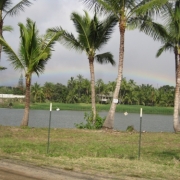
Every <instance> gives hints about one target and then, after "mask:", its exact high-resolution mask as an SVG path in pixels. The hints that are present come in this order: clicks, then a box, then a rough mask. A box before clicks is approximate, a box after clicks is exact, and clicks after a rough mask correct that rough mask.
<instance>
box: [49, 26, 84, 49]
mask: <svg viewBox="0 0 180 180" xmlns="http://www.w3.org/2000/svg"><path fill="white" fill-rule="evenodd" d="M48 32H49V33H59V34H60V35H59V38H58V41H59V42H61V43H62V44H63V45H65V46H66V47H67V48H69V49H75V50H77V51H80V52H82V51H83V50H84V48H83V47H82V46H81V43H80V42H79V41H78V40H77V39H76V38H75V37H74V35H73V34H72V33H68V32H67V31H65V30H63V29H62V27H55V28H49V29H48Z"/></svg>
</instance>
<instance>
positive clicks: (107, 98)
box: [97, 92, 113, 104]
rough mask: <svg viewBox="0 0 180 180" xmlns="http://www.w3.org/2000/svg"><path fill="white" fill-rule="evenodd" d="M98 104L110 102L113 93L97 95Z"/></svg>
mask: <svg viewBox="0 0 180 180" xmlns="http://www.w3.org/2000/svg"><path fill="white" fill-rule="evenodd" d="M97 97H98V101H99V103H102V104H107V103H110V102H111V101H112V98H113V93H112V92H109V93H108V94H97Z"/></svg>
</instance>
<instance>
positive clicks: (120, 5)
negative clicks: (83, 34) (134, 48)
mask: <svg viewBox="0 0 180 180" xmlns="http://www.w3.org/2000/svg"><path fill="white" fill-rule="evenodd" d="M80 1H82V2H84V4H85V5H86V6H87V7H88V8H89V9H92V8H94V9H95V11H96V12H99V13H101V14H105V15H106V14H113V15H114V16H116V17H117V19H118V21H119V32H120V47H119V65H118V77H117V79H116V88H115V91H114V94H113V101H112V103H111V107H110V110H109V113H108V115H107V117H106V120H105V122H104V124H103V127H104V128H108V129H113V125H114V114H115V110H116V105H117V102H118V101H117V100H118V95H119V91H120V86H121V81H122V77H123V64H124V43H125V31H126V29H128V28H129V29H135V28H139V29H140V30H141V31H144V32H145V33H147V34H151V36H153V37H154V38H158V36H157V34H156V33H155V34H154V32H155V31H154V29H156V28H157V26H156V23H154V22H152V19H151V18H150V16H149V15H153V14H154V13H155V12H156V11H158V10H159V8H160V7H161V5H163V4H164V3H165V2H167V0H153V1H152V0H139V1H137V0H80ZM143 6H145V7H144V8H141V7H143ZM154 9H155V10H154ZM158 28H161V27H160V26H158ZM159 33H162V32H161V31H159Z"/></svg>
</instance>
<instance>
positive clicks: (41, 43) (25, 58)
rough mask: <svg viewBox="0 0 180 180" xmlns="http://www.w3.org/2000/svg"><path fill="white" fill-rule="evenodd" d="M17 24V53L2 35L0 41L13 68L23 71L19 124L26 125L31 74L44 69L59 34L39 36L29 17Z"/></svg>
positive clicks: (38, 72)
mask: <svg viewBox="0 0 180 180" xmlns="http://www.w3.org/2000/svg"><path fill="white" fill-rule="evenodd" d="M18 25H19V28H20V48H19V52H18V54H16V53H15V52H14V51H13V49H12V48H11V46H10V45H9V44H8V43H7V42H6V41H5V40H4V39H3V38H2V37H0V43H1V44H2V46H3V50H4V52H5V53H6V54H7V55H8V60H9V61H10V62H11V64H12V66H13V67H14V69H15V70H16V69H20V70H23V71H24V74H25V79H26V83H25V84H26V93H25V96H26V98H25V110H24V116H23V119H22V122H21V126H28V122H29V106H30V86H31V78H32V74H33V73H36V74H37V75H38V76H39V74H40V73H42V72H43V71H44V69H45V64H46V63H47V61H48V60H49V59H50V57H51V51H52V47H53V45H54V43H55V41H56V40H57V38H58V36H59V34H54V35H52V34H49V33H47V34H45V35H44V36H42V37H41V36H39V33H38V30H37V28H36V24H35V22H33V21H32V20H31V19H29V18H28V19H27V20H26V25H24V24H22V23H19V24H18Z"/></svg>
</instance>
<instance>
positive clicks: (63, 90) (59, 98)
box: [31, 74, 175, 107]
mask: <svg viewBox="0 0 180 180" xmlns="http://www.w3.org/2000/svg"><path fill="white" fill-rule="evenodd" d="M115 86H116V82H115V81H109V82H108V83H104V82H103V80H102V79H98V80H97V81H96V83H95V93H96V98H95V101H96V103H100V104H102V103H108V104H109V103H111V102H112V92H114V89H115ZM174 90H175V88H174V87H173V86H169V85H165V86H162V87H159V88H155V87H153V86H152V85H149V84H146V85H145V84H142V85H137V84H136V83H135V82H134V81H133V80H132V79H130V80H129V81H127V80H126V78H123V79H122V84H121V88H120V93H119V95H118V99H119V102H120V104H127V105H143V106H164V107H170V106H171V107H172V106H173V105H174ZM31 95H32V97H31V98H32V101H33V102H44V101H46V100H49V101H52V102H61V103H91V82H90V81H89V80H88V79H86V78H83V76H82V75H80V74H79V75H78V76H77V77H76V78H74V77H71V78H70V79H69V80H68V82H67V86H65V85H63V84H61V83H57V84H53V83H51V82H46V83H45V84H44V86H40V85H39V84H37V83H35V84H34V85H32V87H31ZM102 97H103V98H104V99H106V100H107V101H103V99H102Z"/></svg>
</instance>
